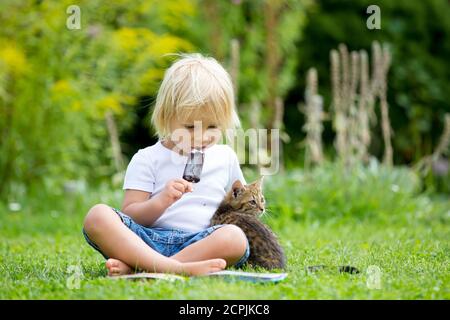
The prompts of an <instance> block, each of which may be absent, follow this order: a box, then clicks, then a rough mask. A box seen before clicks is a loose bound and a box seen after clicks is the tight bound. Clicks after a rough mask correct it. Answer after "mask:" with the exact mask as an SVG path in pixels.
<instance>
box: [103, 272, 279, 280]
mask: <svg viewBox="0 0 450 320" xmlns="http://www.w3.org/2000/svg"><path fill="white" fill-rule="evenodd" d="M200 277H217V278H223V279H226V280H233V279H236V280H242V281H250V282H279V281H281V280H284V279H285V278H286V277H287V273H257V272H244V271H231V270H224V271H218V272H212V273H208V274H205V275H201V276H195V277H184V276H179V275H175V274H168V273H148V272H143V273H135V274H127V275H123V276H112V277H109V278H111V279H160V280H167V281H185V280H189V279H195V278H200Z"/></svg>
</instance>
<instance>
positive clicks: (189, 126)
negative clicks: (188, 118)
mask: <svg viewBox="0 0 450 320" xmlns="http://www.w3.org/2000/svg"><path fill="white" fill-rule="evenodd" d="M184 127H185V128H186V129H189V130H190V129H194V126H192V125H188V124H187V125H185V126H184Z"/></svg>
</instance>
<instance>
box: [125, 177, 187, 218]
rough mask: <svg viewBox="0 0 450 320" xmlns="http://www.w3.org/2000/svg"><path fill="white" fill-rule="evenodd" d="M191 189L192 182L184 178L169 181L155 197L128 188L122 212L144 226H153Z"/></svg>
mask: <svg viewBox="0 0 450 320" xmlns="http://www.w3.org/2000/svg"><path fill="white" fill-rule="evenodd" d="M191 191H192V184H191V183H190V182H188V181H186V180H184V179H174V180H170V181H168V182H167V183H166V186H165V187H164V190H163V191H161V193H160V194H158V195H157V196H154V197H152V196H151V193H149V192H145V191H139V190H132V189H127V190H126V191H125V197H124V199H123V204H122V212H123V213H125V214H127V215H129V216H130V217H131V218H132V219H133V220H134V221H136V222H137V223H139V224H141V225H143V226H151V225H152V224H153V223H154V222H155V221H156V220H157V219H158V218H159V217H160V216H161V215H162V214H163V213H164V211H165V210H166V209H167V208H168V207H170V206H171V205H172V203H174V202H175V201H177V200H178V199H180V198H181V196H182V195H183V194H184V193H186V192H191Z"/></svg>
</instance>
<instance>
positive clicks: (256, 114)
mask: <svg viewBox="0 0 450 320" xmlns="http://www.w3.org/2000/svg"><path fill="white" fill-rule="evenodd" d="M449 17H450V4H449V2H448V0H428V1H419V0H417V1H411V0H397V1H391V0H339V1H337V0H295V1H294V0H271V1H269V0H217V1H206V0H170V1H161V0H145V1H143V0H133V1H131V0H115V1H109V2H105V1H100V0H89V1H88V0H70V1H69V0H59V1H47V0H0V24H1V27H0V279H1V280H0V298H1V299H17V298H19V299H23V298H27V299H36V298H38V299H43V298H44V299H55V298H56V299H58V298H62V299H68V298H76V299H85V298H94V299H99V298H101V299H105V298H114V299H118V298H119V299H130V298H131V299H132V298H140V299H149V298H150V299H151V298H156V299H171V298H172V299H186V298H193V299H217V298H227V299H261V298H266V299H449V297H450V295H449V293H450V290H449V287H448V283H449V281H448V279H449V274H450V272H449V264H448V252H449V241H448V240H449V238H448V234H449V227H448V226H449V225H450V197H449V193H450V173H449V142H450V116H449V113H450V104H449V101H450V87H449V79H450V74H449V73H450V68H449V57H450V19H449ZM178 52H200V53H202V54H204V55H207V56H212V57H214V58H216V59H217V60H218V61H219V62H221V63H222V64H223V66H224V67H225V68H226V69H227V70H228V71H229V73H230V75H231V77H232V80H233V82H234V86H235V91H236V96H237V98H236V100H237V109H238V113H239V115H240V118H241V121H242V125H243V129H244V130H247V129H250V128H260V129H264V128H266V129H277V130H280V139H281V142H282V145H281V146H282V147H281V148H280V149H279V150H278V149H277V148H268V149H265V148H262V147H257V148H252V149H247V150H246V152H247V156H248V155H254V154H257V155H258V156H259V158H258V159H259V160H260V161H259V163H257V164H252V165H250V164H248V161H245V160H247V159H241V161H242V162H247V163H244V164H242V166H241V167H242V169H243V171H244V175H245V177H246V180H247V181H249V182H250V181H252V180H253V179H255V178H257V177H258V175H259V172H260V171H259V170H258V169H261V168H262V167H264V166H265V164H264V162H265V159H267V158H268V157H269V156H271V157H276V158H279V159H280V168H279V171H278V172H277V174H275V175H272V176H268V177H266V178H265V179H264V181H265V182H264V188H263V191H264V195H265V199H266V200H267V202H266V214H265V215H264V216H263V217H262V219H263V221H264V222H265V223H267V224H268V225H269V226H270V227H271V228H273V230H274V232H276V234H277V235H278V236H279V239H280V242H281V244H282V246H283V248H284V249H285V251H286V254H287V257H288V269H289V279H288V280H287V281H285V282H283V283H280V284H277V285H276V286H271V287H270V288H268V287H266V286H264V287H260V288H256V287H255V286H253V285H244V284H242V283H240V282H236V283H217V282H211V283H210V282H208V281H205V282H204V283H203V282H202V283H201V284H198V283H197V282H196V284H195V285H182V286H177V285H176V284H174V285H173V284H167V282H157V283H154V282H152V284H151V285H146V284H145V283H143V284H140V283H133V284H131V283H129V282H123V283H120V284H119V283H118V282H114V283H113V282H112V281H109V280H108V279H107V278H106V277H105V275H106V270H105V267H104V260H103V257H101V255H99V254H98V253H97V252H96V251H95V250H93V249H92V248H91V247H90V246H88V245H87V244H86V243H85V240H84V238H83V236H82V234H81V228H82V225H83V220H84V217H85V215H86V213H87V212H88V210H89V208H90V207H92V206H93V205H94V204H96V203H105V204H108V205H110V206H114V207H116V208H121V203H122V199H123V190H122V183H123V175H124V172H125V169H126V167H127V164H128V162H129V160H130V159H131V157H132V156H133V154H134V153H135V152H136V151H137V150H138V149H140V148H144V147H146V146H149V145H152V144H154V143H155V142H156V138H155V134H154V130H153V129H152V128H151V126H150V114H151V111H152V108H153V105H154V102H155V98H156V94H157V90H158V87H159V85H160V82H161V80H162V77H163V75H164V71H165V70H166V68H167V67H168V66H169V65H170V64H171V63H172V62H173V61H174V59H175V58H176V57H174V56H167V55H166V54H168V53H178ZM270 138H274V135H273V136H271V137H270ZM269 146H270V144H269ZM249 148H250V147H249ZM247 158H248V157H247ZM263 160H264V161H263ZM323 264H325V265H329V266H333V265H335V266H337V265H352V266H356V267H357V268H358V269H360V270H361V271H362V272H361V274H360V275H358V276H356V275H348V277H347V276H345V275H333V274H331V275H330V274H326V273H321V274H319V275H314V276H310V275H309V274H308V273H305V268H306V267H307V266H311V265H323ZM373 267H375V268H376V270H380V272H381V273H382V275H381V278H379V279H378V280H379V283H378V285H377V286H378V287H376V289H377V290H372V289H373V286H372V285H371V284H370V283H369V284H368V283H367V282H366V278H367V277H366V276H367V274H368V273H369V271H370V270H373ZM369 276H370V275H369ZM378 276H379V277H380V275H378ZM74 279H75V280H76V279H78V280H79V281H78V282H75V283H78V287H76V288H75V289H73V288H74V286H73V283H72V282H73V281H72V280H74ZM368 280H369V278H367V281H368ZM72 289H73V290H72Z"/></svg>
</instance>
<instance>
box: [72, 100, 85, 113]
mask: <svg viewBox="0 0 450 320" xmlns="http://www.w3.org/2000/svg"><path fill="white" fill-rule="evenodd" d="M81 109H82V106H81V102H80V101H74V102H73V103H72V104H71V106H70V110H71V111H75V112H78V111H81Z"/></svg>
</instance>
